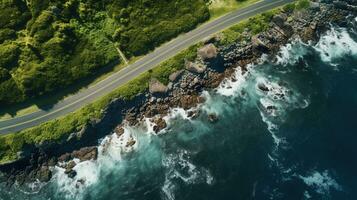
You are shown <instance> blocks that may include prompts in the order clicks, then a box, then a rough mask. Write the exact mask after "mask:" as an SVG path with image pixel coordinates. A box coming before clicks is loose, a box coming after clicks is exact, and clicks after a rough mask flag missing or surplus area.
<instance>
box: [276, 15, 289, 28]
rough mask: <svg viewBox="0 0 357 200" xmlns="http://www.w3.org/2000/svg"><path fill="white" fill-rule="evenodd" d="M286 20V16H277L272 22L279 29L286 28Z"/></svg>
mask: <svg viewBox="0 0 357 200" xmlns="http://www.w3.org/2000/svg"><path fill="white" fill-rule="evenodd" d="M286 19H287V17H286V15H276V16H274V17H273V19H272V21H273V22H274V23H275V24H276V25H278V26H279V27H284V25H285V22H286Z"/></svg>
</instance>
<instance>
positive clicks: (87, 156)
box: [72, 147, 98, 161]
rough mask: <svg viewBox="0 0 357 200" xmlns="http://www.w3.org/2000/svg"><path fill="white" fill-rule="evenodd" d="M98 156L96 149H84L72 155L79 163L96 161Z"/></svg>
mask: <svg viewBox="0 0 357 200" xmlns="http://www.w3.org/2000/svg"><path fill="white" fill-rule="evenodd" d="M97 156H98V149H97V147H85V148H82V149H80V150H78V151H74V152H73V153H72V157H73V158H78V159H79V160H80V161H86V160H96V159H97Z"/></svg>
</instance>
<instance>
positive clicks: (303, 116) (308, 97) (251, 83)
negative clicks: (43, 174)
mask: <svg viewBox="0 0 357 200" xmlns="http://www.w3.org/2000/svg"><path fill="white" fill-rule="evenodd" d="M355 41H357V40H356V35H355V33H354V30H347V29H338V28H335V29H332V30H331V31H330V32H328V33H326V35H325V36H324V37H323V38H322V39H321V40H320V42H319V43H318V44H316V45H306V44H302V43H301V42H299V41H294V42H292V43H291V44H289V45H287V46H285V47H283V48H282V50H281V54H280V55H279V56H278V57H277V60H276V61H274V62H272V61H270V62H268V61H267V59H265V58H262V63H261V64H259V65H254V66H253V65H252V66H250V68H249V73H247V74H242V73H241V72H240V71H239V70H237V72H236V78H237V79H238V81H236V82H232V81H230V80H227V81H226V82H225V83H224V84H222V85H221V87H220V88H218V89H217V90H215V91H209V92H205V94H204V95H205V96H206V98H207V99H208V101H207V102H206V103H205V104H203V105H202V106H201V107H200V108H199V109H200V110H201V112H202V114H201V115H200V117H199V118H198V119H195V120H190V119H187V117H186V113H185V112H184V111H182V110H180V109H176V110H174V111H173V112H172V115H171V116H169V117H168V118H167V120H168V122H169V128H168V129H167V130H165V131H163V132H162V133H161V134H160V135H155V134H152V131H150V128H149V129H147V127H146V126H143V127H141V128H132V127H127V128H126V132H125V134H124V138H122V139H123V140H124V142H123V141H121V140H120V138H116V136H114V135H113V136H108V137H107V138H105V139H104V140H103V141H101V146H100V155H99V158H98V161H95V162H92V161H91V162H85V163H81V164H79V165H77V167H76V169H77V171H78V175H77V177H76V179H75V180H72V179H68V178H66V177H65V176H64V175H63V169H60V168H56V169H54V172H55V177H54V179H53V180H52V181H51V182H50V183H49V184H45V185H41V184H31V185H29V186H30V187H32V188H27V187H16V188H13V189H10V190H9V189H6V188H5V187H2V188H1V189H0V190H1V193H0V199H103V200H104V199H105V200H107V199H123V200H128V199H140V200H144V199H153V200H156V199H168V200H171V199H176V200H181V199H182V200H183V199H185V200H186V199H189V200H191V199H195V200H196V199H197V200H200V199H202V200H219V199H289V200H293V199H357V156H356V155H357V130H356V129H357V117H356V114H357V43H356V42H355ZM269 60H270V59H269ZM259 85H264V86H266V87H268V88H269V90H270V92H264V91H261V90H260V89H259V87H258V86H259ZM269 108H270V109H269ZM210 113H216V114H217V115H218V116H219V121H218V122H217V123H215V124H211V123H209V122H208V120H207V115H208V114H210ZM147 126H149V127H150V125H147ZM130 135H131V136H132V137H133V138H135V139H136V140H137V144H136V145H135V146H134V148H133V149H128V148H125V141H126V140H127V137H130ZM104 144H108V145H104ZM80 179H82V180H83V181H84V184H82V183H78V182H77V181H78V180H80Z"/></svg>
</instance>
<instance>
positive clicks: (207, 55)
mask: <svg viewBox="0 0 357 200" xmlns="http://www.w3.org/2000/svg"><path fill="white" fill-rule="evenodd" d="M198 55H199V56H200V57H201V58H202V59H203V60H206V59H212V58H215V57H217V55H218V50H217V48H216V46H214V44H208V45H205V46H204V47H202V48H200V49H199V50H198Z"/></svg>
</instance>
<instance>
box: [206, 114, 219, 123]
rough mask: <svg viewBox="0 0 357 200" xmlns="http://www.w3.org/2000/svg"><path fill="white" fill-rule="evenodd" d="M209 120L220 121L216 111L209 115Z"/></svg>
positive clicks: (212, 121)
mask: <svg viewBox="0 0 357 200" xmlns="http://www.w3.org/2000/svg"><path fill="white" fill-rule="evenodd" d="M208 121H210V122H211V123H216V122H218V116H217V115H216V114H214V113H211V114H209V115H208Z"/></svg>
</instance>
